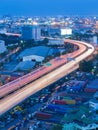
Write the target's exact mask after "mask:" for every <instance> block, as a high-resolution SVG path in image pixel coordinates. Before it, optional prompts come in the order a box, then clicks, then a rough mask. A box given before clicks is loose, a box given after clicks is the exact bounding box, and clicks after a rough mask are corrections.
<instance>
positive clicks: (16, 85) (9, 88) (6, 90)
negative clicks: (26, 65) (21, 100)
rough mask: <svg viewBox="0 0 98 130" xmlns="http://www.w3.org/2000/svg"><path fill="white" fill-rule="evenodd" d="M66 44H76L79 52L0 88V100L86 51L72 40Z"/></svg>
mask: <svg viewBox="0 0 98 130" xmlns="http://www.w3.org/2000/svg"><path fill="white" fill-rule="evenodd" d="M66 42H71V43H72V44H77V45H78V46H79V50H77V51H75V52H72V53H69V54H66V55H63V56H61V57H58V58H55V59H53V60H51V61H50V63H51V64H52V66H42V67H40V68H38V69H36V70H35V71H33V72H31V73H29V74H27V75H24V76H22V77H20V78H18V79H16V80H14V81H12V82H10V83H7V84H5V85H3V86H2V87H0V98H2V97H4V96H6V95H8V94H10V93H12V92H14V91H15V90H17V89H20V88H21V87H23V86H25V85H27V84H28V83H30V82H32V81H34V80H36V79H38V78H39V77H42V76H43V75H45V74H47V73H49V72H51V71H53V70H54V69H56V68H58V67H60V66H62V65H64V64H66V63H67V58H68V57H69V55H70V57H71V58H75V57H76V56H78V55H79V54H82V53H83V52H84V51H86V47H85V46H84V45H82V44H81V46H80V44H79V43H78V42H77V43H76V42H74V41H72V40H65V44H66Z"/></svg>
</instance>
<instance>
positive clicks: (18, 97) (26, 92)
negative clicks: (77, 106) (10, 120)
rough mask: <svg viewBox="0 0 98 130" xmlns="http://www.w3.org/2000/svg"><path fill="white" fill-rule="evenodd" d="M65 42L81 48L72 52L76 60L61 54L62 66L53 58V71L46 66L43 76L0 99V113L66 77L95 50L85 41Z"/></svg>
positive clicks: (72, 56)
mask: <svg viewBox="0 0 98 130" xmlns="http://www.w3.org/2000/svg"><path fill="white" fill-rule="evenodd" d="M65 42H70V43H73V44H76V45H78V46H79V50H77V51H75V52H73V53H70V56H71V58H74V57H75V60H71V61H69V62H68V63H67V57H68V55H66V56H65V55H64V56H61V58H63V60H61V61H59V62H61V63H62V64H61V65H62V66H60V65H59V63H57V62H56V63H55V61H54V60H52V61H51V62H53V64H55V65H53V68H51V67H50V68H51V70H52V71H48V69H49V68H45V72H46V69H47V71H48V73H47V74H46V75H44V76H41V77H40V78H38V79H37V80H35V81H33V82H32V83H30V84H28V85H26V87H24V88H21V89H19V90H18V91H16V92H14V93H12V94H10V95H9V96H6V97H5V98H3V99H2V100H0V115H2V114H4V113H5V112H6V111H8V110H10V109H11V108H12V107H14V106H15V105H17V104H19V103H20V102H22V101H23V100H25V99H26V98H27V97H29V96H31V95H32V94H34V93H36V92H37V91H39V90H41V89H42V88H45V87H47V86H48V85H50V84H52V83H53V82H55V81H57V80H58V79H60V78H62V77H64V76H65V75H67V74H68V73H70V72H72V71H73V70H75V69H76V68H78V64H79V62H80V61H82V60H83V59H85V58H87V57H88V56H89V55H91V54H92V53H93V52H94V50H95V49H94V47H93V46H92V45H90V44H88V43H85V42H81V41H74V40H65ZM64 63H66V64H64ZM58 65H59V67H58ZM54 66H55V67H57V69H55V70H54V68H55V67H54ZM4 88H7V87H2V89H1V90H3V89H4ZM8 88H9V87H8ZM1 90H0V92H1Z"/></svg>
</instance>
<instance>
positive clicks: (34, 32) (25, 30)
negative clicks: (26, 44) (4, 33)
mask: <svg viewBox="0 0 98 130" xmlns="http://www.w3.org/2000/svg"><path fill="white" fill-rule="evenodd" d="M40 37H41V29H40V27H39V26H37V25H32V26H31V25H25V26H24V27H22V39H24V40H31V39H34V40H39V39H40Z"/></svg>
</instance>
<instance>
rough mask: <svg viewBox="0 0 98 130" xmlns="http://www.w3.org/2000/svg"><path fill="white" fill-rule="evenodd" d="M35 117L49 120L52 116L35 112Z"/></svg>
mask: <svg viewBox="0 0 98 130" xmlns="http://www.w3.org/2000/svg"><path fill="white" fill-rule="evenodd" d="M35 116H36V117H37V118H38V119H50V118H51V117H52V114H48V113H44V112H36V114H35Z"/></svg>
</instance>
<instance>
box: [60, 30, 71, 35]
mask: <svg viewBox="0 0 98 130" xmlns="http://www.w3.org/2000/svg"><path fill="white" fill-rule="evenodd" d="M61 35H72V29H61Z"/></svg>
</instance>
